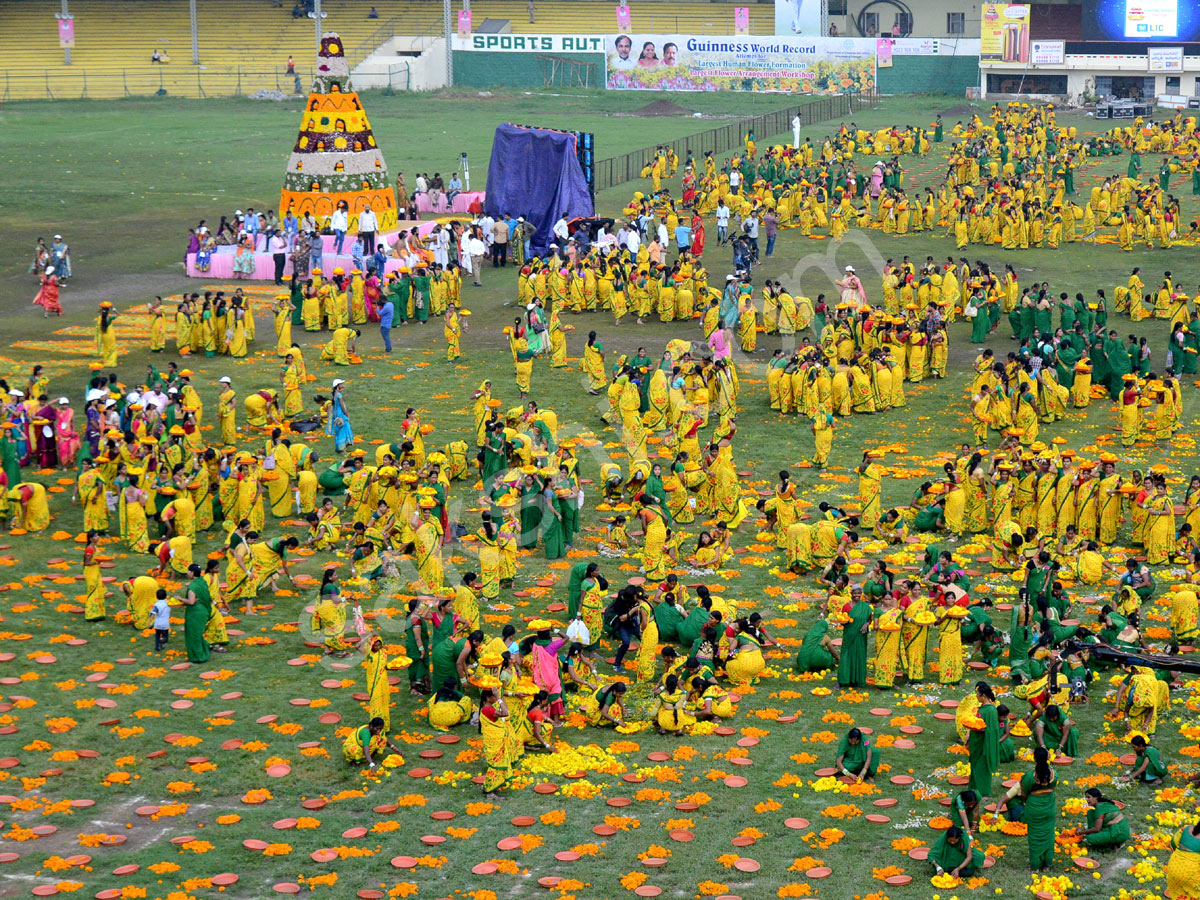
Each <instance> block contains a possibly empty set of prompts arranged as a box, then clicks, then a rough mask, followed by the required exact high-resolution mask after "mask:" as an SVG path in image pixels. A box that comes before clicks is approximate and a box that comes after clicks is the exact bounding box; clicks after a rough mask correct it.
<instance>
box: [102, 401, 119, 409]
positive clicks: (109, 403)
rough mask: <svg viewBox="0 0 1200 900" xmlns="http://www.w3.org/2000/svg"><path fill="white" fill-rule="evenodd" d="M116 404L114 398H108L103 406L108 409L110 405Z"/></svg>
mask: <svg viewBox="0 0 1200 900" xmlns="http://www.w3.org/2000/svg"><path fill="white" fill-rule="evenodd" d="M116 405H117V401H116V400H109V401H108V402H107V403H105V404H104V408H105V409H108V408H109V407H110V406H116Z"/></svg>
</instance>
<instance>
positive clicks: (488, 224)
mask: <svg viewBox="0 0 1200 900" xmlns="http://www.w3.org/2000/svg"><path fill="white" fill-rule="evenodd" d="M495 225H496V220H495V219H493V218H492V217H491V216H490V215H489V214H488V213H484V214H483V218H482V219H480V220H479V233H480V234H482V235H483V244H484V246H485V247H487V249H488V252H489V253H490V252H491V250H492V240H493V237H492V229H493V228H494V227H495Z"/></svg>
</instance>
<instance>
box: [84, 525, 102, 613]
mask: <svg viewBox="0 0 1200 900" xmlns="http://www.w3.org/2000/svg"><path fill="white" fill-rule="evenodd" d="M83 583H84V586H85V588H86V589H87V597H86V599H85V600H84V603H83V617H84V618H85V619H86V620H87V621H89V622H101V621H103V620H104V618H105V616H106V615H107V614H108V610H107V608H106V606H105V603H104V598H105V597H106V596H108V591H107V590H105V587H104V580H103V579H102V578H101V577H100V534H99V532H96V531H89V532H88V533H87V537H86V543H85V544H84V545H83Z"/></svg>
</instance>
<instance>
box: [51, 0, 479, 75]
mask: <svg viewBox="0 0 1200 900" xmlns="http://www.w3.org/2000/svg"><path fill="white" fill-rule="evenodd" d="M63 2H64V3H66V2H67V0H63ZM442 29H443V31H444V32H445V35H446V87H454V47H453V42H452V39H451V35H453V34H455V33H456V32H455V31H451V29H450V0H442Z"/></svg>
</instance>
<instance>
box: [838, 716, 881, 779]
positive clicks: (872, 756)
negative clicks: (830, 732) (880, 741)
mask: <svg viewBox="0 0 1200 900" xmlns="http://www.w3.org/2000/svg"><path fill="white" fill-rule="evenodd" d="M879 761H880V758H879V751H878V750H876V749H875V748H874V747H873V746H871V739H870V738H869V737H867V736H866V735H865V734H863V733H862V731H860V730H859V729H857V728H851V729H850V730H849V731H848V732H846V736H845V737H843V738H842V742H841V744H839V745H838V755H837V760H836V761H835V762H834V766H835V767H836V768H837V770H838V773H839V774H841V775H849V776H850V777H851V778H853V779H855V780H856V781H858V782H863V781H874V780H875V772H876V770H877V769H878V768H879Z"/></svg>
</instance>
